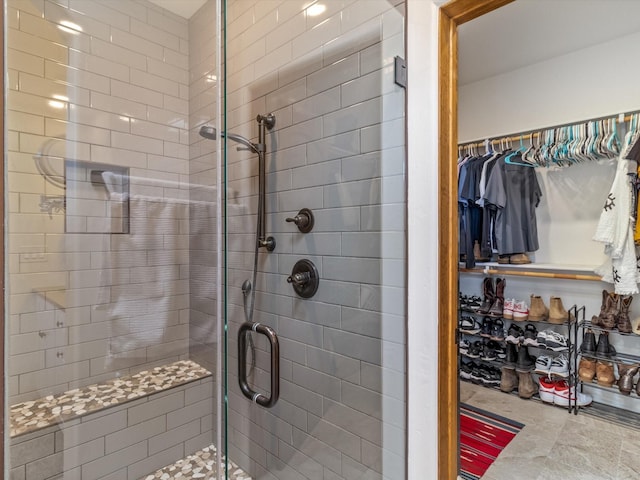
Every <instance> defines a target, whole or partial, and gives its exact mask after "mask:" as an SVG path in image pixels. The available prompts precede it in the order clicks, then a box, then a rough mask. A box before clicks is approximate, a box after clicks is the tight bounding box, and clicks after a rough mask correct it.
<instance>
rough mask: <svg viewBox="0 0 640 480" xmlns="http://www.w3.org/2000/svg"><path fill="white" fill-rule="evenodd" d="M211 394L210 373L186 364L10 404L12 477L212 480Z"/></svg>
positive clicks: (24, 479)
mask: <svg viewBox="0 0 640 480" xmlns="http://www.w3.org/2000/svg"><path fill="white" fill-rule="evenodd" d="M213 392H214V385H213V379H212V376H211V372H209V371H208V370H206V369H205V368H203V367H201V366H200V365H198V364H197V363H195V362H193V361H189V360H186V361H178V362H175V363H171V364H168V365H163V366H160V367H156V368H153V369H150V370H146V371H143V372H140V373H137V374H133V375H127V376H123V377H120V378H116V379H113V380H109V381H107V382H104V383H101V384H95V385H89V386H87V387H83V388H78V389H74V390H70V391H67V392H64V393H62V394H59V395H50V396H47V397H44V398H41V399H38V400H33V401H28V402H22V403H19V404H15V405H13V406H12V407H11V411H10V427H11V451H10V452H11V453H10V454H11V463H10V465H11V476H10V478H11V480H44V479H49V478H59V477H58V476H60V478H62V474H64V478H67V476H68V478H77V479H80V480H97V479H100V478H106V477H108V478H109V479H119V480H120V479H122V480H138V479H145V478H148V477H150V476H151V475H153V477H154V478H155V477H156V474H158V476H157V478H162V479H163V480H167V479H174V478H176V479H178V478H181V479H185V480H186V479H191V478H214V477H215V475H214V474H213V472H212V470H210V469H209V468H207V466H209V467H212V466H213V462H214V459H215V449H214V448H213V446H211V440H212V428H213V424H214V409H213V401H212V395H213ZM205 446H208V447H205ZM203 447H205V448H203ZM194 452H196V453H195V454H194ZM192 454H193V455H192ZM203 456H204V457H206V458H203ZM176 459H183V460H181V461H180V462H178V463H176V464H174V465H169V466H167V463H169V462H172V461H175V460H176ZM181 462H182V463H181ZM175 465H180V467H179V468H175ZM189 466H192V467H189ZM233 467H235V465H233ZM152 472H155V473H152ZM232 473H233V471H232ZM231 478H234V479H249V478H250V477H248V476H246V474H244V473H243V472H242V471H241V470H239V469H238V475H232V476H231Z"/></svg>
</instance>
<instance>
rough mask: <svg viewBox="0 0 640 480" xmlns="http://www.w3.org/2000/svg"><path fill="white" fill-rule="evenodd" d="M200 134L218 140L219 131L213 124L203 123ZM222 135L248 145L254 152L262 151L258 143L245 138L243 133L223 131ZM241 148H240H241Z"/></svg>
mask: <svg viewBox="0 0 640 480" xmlns="http://www.w3.org/2000/svg"><path fill="white" fill-rule="evenodd" d="M199 133H200V136H201V137H204V138H206V139H209V140H217V136H218V135H217V133H218V132H217V131H216V127H212V126H211V125H202V126H201V127H200V132H199ZM220 137H222V138H224V137H227V138H228V139H229V140H233V141H234V142H236V143H239V144H241V145H244V146H245V147H247V148H248V149H249V150H251V151H252V152H254V153H260V148H259V145H258V144H256V143H253V142H252V141H251V140H249V139H247V138H244V137H243V136H242V135H238V134H235V133H229V134H227V133H225V132H222V135H220ZM239 150H240V149H239Z"/></svg>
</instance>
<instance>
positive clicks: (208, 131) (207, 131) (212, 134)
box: [200, 125, 217, 140]
mask: <svg viewBox="0 0 640 480" xmlns="http://www.w3.org/2000/svg"><path fill="white" fill-rule="evenodd" d="M200 136H201V137H204V138H207V139H209V140H216V138H217V132H216V127H212V126H210V125H202V126H201V127H200Z"/></svg>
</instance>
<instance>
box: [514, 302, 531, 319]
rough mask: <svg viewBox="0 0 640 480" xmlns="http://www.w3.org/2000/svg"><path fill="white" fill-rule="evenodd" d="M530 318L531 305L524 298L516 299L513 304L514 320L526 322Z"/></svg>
mask: <svg viewBox="0 0 640 480" xmlns="http://www.w3.org/2000/svg"><path fill="white" fill-rule="evenodd" d="M528 319H529V306H528V305H527V302H525V301H524V300H520V301H516V302H515V303H514V304H513V320H514V321H516V322H526V321H527V320H528Z"/></svg>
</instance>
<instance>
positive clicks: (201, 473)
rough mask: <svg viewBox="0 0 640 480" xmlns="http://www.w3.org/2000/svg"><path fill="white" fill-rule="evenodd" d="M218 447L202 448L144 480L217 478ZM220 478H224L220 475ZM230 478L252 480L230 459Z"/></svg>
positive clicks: (205, 479)
mask: <svg viewBox="0 0 640 480" xmlns="http://www.w3.org/2000/svg"><path fill="white" fill-rule="evenodd" d="M215 463H216V448H215V447H214V446H213V445H209V446H208V447H206V448H203V449H202V450H199V451H198V452H196V453H194V454H193V455H189V456H188V457H187V458H184V459H182V460H178V461H177V462H176V463H174V464H172V465H167V466H166V467H164V468H163V469H160V470H157V471H156V472H154V473H152V474H151V475H147V476H146V477H144V479H143V480H157V479H159V480H173V479H180V480H190V479H203V480H207V479H210V478H216V475H215ZM219 478H224V476H223V475H220V477H219ZM229 479H230V480H251V477H250V476H249V475H247V474H246V473H245V472H244V471H243V470H242V469H241V468H240V467H238V466H237V465H236V464H235V463H233V462H231V461H229Z"/></svg>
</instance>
